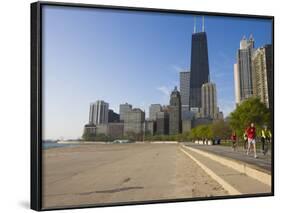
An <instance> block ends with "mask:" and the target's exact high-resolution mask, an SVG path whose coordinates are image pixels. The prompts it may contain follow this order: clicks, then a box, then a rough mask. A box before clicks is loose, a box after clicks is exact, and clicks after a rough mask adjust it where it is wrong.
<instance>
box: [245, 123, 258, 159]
mask: <svg viewBox="0 0 281 213" xmlns="http://www.w3.org/2000/svg"><path fill="white" fill-rule="evenodd" d="M246 133H247V137H248V150H247V155H248V154H249V152H250V149H251V146H253V150H254V156H255V158H257V157H258V156H257V150H256V140H255V138H256V128H255V125H254V123H251V125H250V127H248V128H247V129H246Z"/></svg>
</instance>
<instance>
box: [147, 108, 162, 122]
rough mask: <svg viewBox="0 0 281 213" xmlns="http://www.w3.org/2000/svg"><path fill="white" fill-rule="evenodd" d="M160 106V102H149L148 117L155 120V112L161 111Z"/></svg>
mask: <svg viewBox="0 0 281 213" xmlns="http://www.w3.org/2000/svg"><path fill="white" fill-rule="evenodd" d="M161 110H162V106H161V104H151V105H150V106H149V119H150V120H154V121H156V114H157V112H161Z"/></svg>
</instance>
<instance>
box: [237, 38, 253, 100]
mask: <svg viewBox="0 0 281 213" xmlns="http://www.w3.org/2000/svg"><path fill="white" fill-rule="evenodd" d="M254 51H255V49H254V38H253V36H252V35H250V38H249V39H246V37H245V36H244V37H243V38H242V40H241V41H240V48H239V50H238V51H237V63H236V65H234V80H235V82H234V86H235V100H236V103H237V104H239V103H240V102H241V101H243V100H245V99H247V98H249V97H251V96H253V68H252V55H253V53H254Z"/></svg>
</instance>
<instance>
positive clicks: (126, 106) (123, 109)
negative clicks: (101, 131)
mask: <svg viewBox="0 0 281 213" xmlns="http://www.w3.org/2000/svg"><path fill="white" fill-rule="evenodd" d="M131 110H132V105H131V104H128V103H125V104H120V105H119V114H120V121H122V122H124V120H125V116H126V114H127V112H129V111H131Z"/></svg>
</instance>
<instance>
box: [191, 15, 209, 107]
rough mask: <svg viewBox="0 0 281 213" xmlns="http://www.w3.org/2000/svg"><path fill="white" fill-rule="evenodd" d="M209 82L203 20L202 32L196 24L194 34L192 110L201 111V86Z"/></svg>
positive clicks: (192, 48)
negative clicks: (197, 29)
mask: <svg viewBox="0 0 281 213" xmlns="http://www.w3.org/2000/svg"><path fill="white" fill-rule="evenodd" d="M203 20H204V19H203ZM207 82H209V58H208V45H207V34H206V32H204V21H203V27H202V32H196V25H195V26H194V33H193V34H192V43H191V66H190V96H189V107H190V110H191V111H199V109H200V108H201V87H202V85H203V84H204V83H207Z"/></svg>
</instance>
